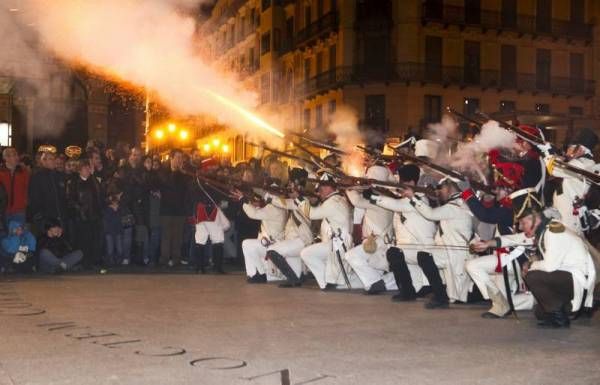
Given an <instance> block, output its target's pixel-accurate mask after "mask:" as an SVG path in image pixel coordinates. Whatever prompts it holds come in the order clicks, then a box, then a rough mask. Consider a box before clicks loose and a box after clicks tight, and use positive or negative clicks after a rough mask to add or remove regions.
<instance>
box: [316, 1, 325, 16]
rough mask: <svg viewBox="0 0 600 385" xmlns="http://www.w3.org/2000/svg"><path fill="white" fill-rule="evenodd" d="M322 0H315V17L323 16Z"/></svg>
mask: <svg viewBox="0 0 600 385" xmlns="http://www.w3.org/2000/svg"><path fill="white" fill-rule="evenodd" d="M323 2H324V0H317V18H320V17H321V16H323V7H324V4H323Z"/></svg>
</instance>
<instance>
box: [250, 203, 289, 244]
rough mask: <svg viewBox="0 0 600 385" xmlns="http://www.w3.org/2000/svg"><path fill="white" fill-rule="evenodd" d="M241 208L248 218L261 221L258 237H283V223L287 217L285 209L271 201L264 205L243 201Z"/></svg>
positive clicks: (278, 239)
mask: <svg viewBox="0 0 600 385" xmlns="http://www.w3.org/2000/svg"><path fill="white" fill-rule="evenodd" d="M242 208H243V210H244V212H245V213H246V215H248V217H249V218H251V219H256V220H259V221H261V223H260V234H259V238H267V239H269V240H270V241H281V240H283V239H284V237H285V224H286V222H287V219H288V218H287V210H284V209H281V208H279V207H276V206H274V205H273V204H272V203H268V204H267V205H265V206H264V207H256V206H254V205H251V204H249V203H244V205H243V206H242Z"/></svg>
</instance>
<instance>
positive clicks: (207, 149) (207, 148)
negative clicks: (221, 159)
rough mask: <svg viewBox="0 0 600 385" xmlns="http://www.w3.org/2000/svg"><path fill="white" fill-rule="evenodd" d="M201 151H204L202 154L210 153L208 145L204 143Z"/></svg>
mask: <svg viewBox="0 0 600 385" xmlns="http://www.w3.org/2000/svg"><path fill="white" fill-rule="evenodd" d="M202 149H203V150H204V152H209V151H210V144H208V143H204V146H202Z"/></svg>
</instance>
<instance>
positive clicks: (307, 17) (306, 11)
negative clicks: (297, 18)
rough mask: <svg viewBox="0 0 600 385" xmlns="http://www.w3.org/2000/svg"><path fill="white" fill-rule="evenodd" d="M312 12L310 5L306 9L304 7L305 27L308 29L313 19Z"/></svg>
mask: <svg viewBox="0 0 600 385" xmlns="http://www.w3.org/2000/svg"><path fill="white" fill-rule="evenodd" d="M311 13H312V11H311V9H310V5H307V6H306V7H304V26H305V27H308V25H309V24H310V21H311V19H312V14H311Z"/></svg>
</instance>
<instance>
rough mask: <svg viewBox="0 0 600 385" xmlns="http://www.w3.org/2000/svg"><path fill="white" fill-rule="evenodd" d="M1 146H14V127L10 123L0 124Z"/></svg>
mask: <svg viewBox="0 0 600 385" xmlns="http://www.w3.org/2000/svg"><path fill="white" fill-rule="evenodd" d="M0 146H12V127H11V125H10V123H6V122H2V123H0Z"/></svg>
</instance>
